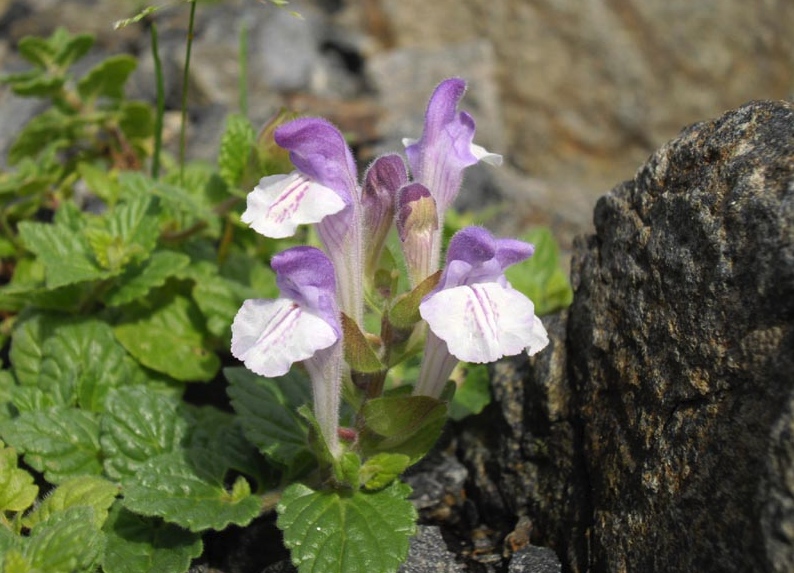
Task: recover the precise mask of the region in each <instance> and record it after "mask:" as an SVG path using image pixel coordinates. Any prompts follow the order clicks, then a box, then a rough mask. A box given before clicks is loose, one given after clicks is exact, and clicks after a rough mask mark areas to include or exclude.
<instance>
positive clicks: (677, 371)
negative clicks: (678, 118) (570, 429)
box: [568, 102, 794, 572]
mask: <svg viewBox="0 0 794 573" xmlns="http://www.w3.org/2000/svg"><path fill="white" fill-rule="evenodd" d="M595 226H596V235H595V236H593V237H590V238H589V239H588V240H587V241H586V242H585V243H582V244H581V245H580V249H579V251H578V252H577V253H576V254H575V256H574V261H573V280H574V284H575V290H576V296H575V300H574V304H573V306H572V308H571V311H570V316H571V319H570V323H569V330H568V335H569V341H568V342H569V352H570V353H571V354H569V366H570V367H571V369H572V375H573V377H572V378H573V384H574V387H575V391H574V393H573V402H572V407H574V408H575V409H576V411H577V413H578V415H579V416H581V418H582V422H583V424H584V426H583V427H584V428H585V442H584V451H585V457H586V462H587V469H588V475H589V477H590V484H591V487H592V519H593V523H592V530H591V536H590V540H591V543H592V554H591V556H590V560H591V562H592V563H593V565H594V567H595V568H596V569H597V570H603V571H660V570H668V571H670V570H675V571H781V572H782V571H791V568H792V566H794V562H792V560H791V555H792V536H791V535H790V533H791V532H792V528H794V514H792V512H791V507H792V501H793V500H794V497H792V489H793V488H792V486H794V473H792V471H791V470H792V469H793V468H792V464H791V461H792V459H794V441H792V440H791V425H792V423H793V421H794V418H793V417H792V414H791V409H790V402H791V400H792V399H794V352H792V350H794V105H792V104H791V103H787V102H758V103H752V104H748V105H746V106H744V107H741V108H739V109H737V110H735V111H732V112H729V113H727V114H725V115H724V116H723V117H721V118H719V119H717V120H715V121H711V122H704V123H700V124H696V125H694V126H692V127H690V128H688V129H686V130H685V131H684V132H683V133H682V134H681V135H680V136H679V137H678V138H677V139H675V140H673V141H671V142H670V143H668V144H667V145H665V146H664V147H662V148H661V149H660V150H659V151H657V152H656V153H655V154H654V155H653V156H652V157H651V158H650V159H649V161H648V162H647V163H646V164H645V166H643V167H642V168H641V169H640V170H639V171H638V173H637V175H636V177H635V178H634V180H633V181H629V182H627V183H624V184H623V185H621V186H619V187H617V188H615V189H613V190H612V192H610V193H609V194H607V195H606V196H604V197H603V198H602V199H601V200H600V201H599V202H598V205H597V207H596V210H595ZM765 532H766V533H765ZM781 534H782V535H781Z"/></svg>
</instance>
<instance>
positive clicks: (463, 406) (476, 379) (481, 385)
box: [449, 364, 491, 420]
mask: <svg viewBox="0 0 794 573" xmlns="http://www.w3.org/2000/svg"><path fill="white" fill-rule="evenodd" d="M463 369H464V373H465V374H464V379H463V383H462V384H461V385H460V387H459V388H458V389H457V390H456V392H455V396H454V397H453V398H452V402H451V403H450V405H449V417H450V418H452V419H453V420H462V419H463V418H465V417H467V416H471V415H473V414H479V413H480V412H482V410H483V408H485V407H486V406H487V405H488V404H490V403H491V388H490V381H491V379H490V376H489V375H488V367H487V366H486V365H485V364H464V365H463Z"/></svg>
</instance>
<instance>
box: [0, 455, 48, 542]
mask: <svg viewBox="0 0 794 573" xmlns="http://www.w3.org/2000/svg"><path fill="white" fill-rule="evenodd" d="M17 463H18V462H17V453H16V451H14V449H13V448H6V447H3V442H0V515H2V514H3V512H4V511H25V510H26V509H27V508H29V507H30V506H31V505H33V502H34V501H36V496H37V495H38V493H39V488H38V486H37V485H35V484H34V483H33V476H32V475H30V474H29V473H28V472H26V471H25V470H21V469H19V468H18V467H17ZM0 529H2V528H0Z"/></svg>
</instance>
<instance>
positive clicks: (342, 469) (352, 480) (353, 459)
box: [334, 452, 361, 489]
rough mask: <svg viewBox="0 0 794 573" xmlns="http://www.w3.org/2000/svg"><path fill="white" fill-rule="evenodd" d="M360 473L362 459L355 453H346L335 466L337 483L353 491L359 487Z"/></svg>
mask: <svg viewBox="0 0 794 573" xmlns="http://www.w3.org/2000/svg"><path fill="white" fill-rule="evenodd" d="M359 471H361V458H360V457H358V454H356V453H355V452H345V453H344V454H342V456H341V457H340V458H339V460H338V461H337V462H336V463H335V464H334V473H335V474H336V475H335V477H336V479H337V481H338V482H339V483H341V484H346V485H349V486H350V487H352V488H353V489H358V487H359Z"/></svg>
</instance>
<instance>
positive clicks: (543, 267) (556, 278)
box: [505, 227, 573, 316]
mask: <svg viewBox="0 0 794 573" xmlns="http://www.w3.org/2000/svg"><path fill="white" fill-rule="evenodd" d="M522 240H524V241H527V242H529V243H532V244H534V245H535V254H534V255H532V257H531V258H530V259H529V260H526V261H524V262H522V263H518V264H516V265H513V266H512V267H510V268H508V269H507V270H506V271H505V276H506V277H507V280H508V281H509V282H510V284H511V285H512V286H513V288H515V289H516V290H518V291H521V292H522V293H524V294H525V295H526V296H527V297H529V299H530V300H532V302H533V303H535V314H537V315H539V316H543V315H546V314H551V313H553V312H555V311H557V310H559V309H561V308H565V307H567V306H569V305H570V304H571V302H573V290H572V289H571V286H570V283H569V282H568V279H567V277H566V276H565V273H564V272H563V270H562V269H561V268H560V261H559V250H558V248H557V242H556V241H555V240H554V235H552V233H551V231H550V230H549V229H546V228H543V227H541V228H538V229H534V230H532V231H530V232H529V233H527V234H526V235H524V236H523V237H522Z"/></svg>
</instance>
